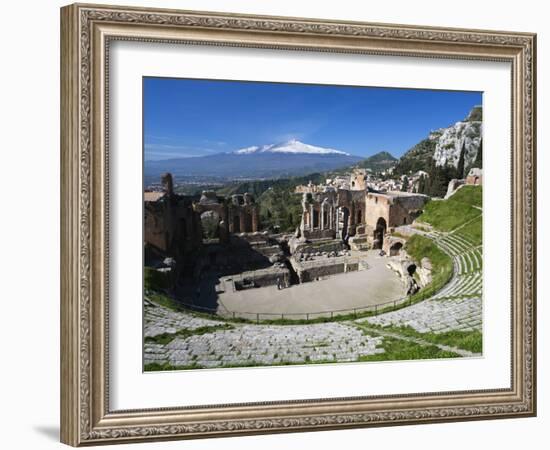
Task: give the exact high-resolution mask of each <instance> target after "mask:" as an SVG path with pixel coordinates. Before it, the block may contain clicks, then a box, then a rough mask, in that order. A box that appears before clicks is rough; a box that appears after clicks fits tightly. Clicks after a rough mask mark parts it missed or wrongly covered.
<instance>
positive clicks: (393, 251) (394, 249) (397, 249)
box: [390, 242, 403, 256]
mask: <svg viewBox="0 0 550 450" xmlns="http://www.w3.org/2000/svg"><path fill="white" fill-rule="evenodd" d="M402 248H403V243H401V242H396V243H395V244H393V245H392V246H391V247H390V256H397V255H399V253H401V249H402Z"/></svg>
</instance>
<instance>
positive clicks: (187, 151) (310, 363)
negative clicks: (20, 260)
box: [61, 4, 536, 446]
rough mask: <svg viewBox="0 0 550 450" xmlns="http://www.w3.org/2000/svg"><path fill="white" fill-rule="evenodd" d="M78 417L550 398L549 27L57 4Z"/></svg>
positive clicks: (260, 421)
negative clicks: (549, 312) (544, 143)
mask: <svg viewBox="0 0 550 450" xmlns="http://www.w3.org/2000/svg"><path fill="white" fill-rule="evenodd" d="M61 38H62V39H61V42H62V47H61V57H62V67H61V68H62V70H61V90H62V99H61V103H62V105H61V106H62V116H61V127H62V130H61V137H62V147H61V163H62V193H61V196H62V202H61V204H62V212H61V219H62V249H61V254H62V272H61V273H62V279H61V287H62V289H61V291H62V298H61V310H62V330H61V350H62V352H61V354H62V361H61V363H62V379H61V388H62V389H61V390H62V398H61V402H62V408H61V409H62V416H61V431H62V433H61V434H62V441H63V442H65V443H67V444H70V445H74V446H78V445H86V444H107V443H121V442H137V441H144V440H160V439H181V438H199V437H215V436H230V435H242V434H258V433H275V432H296V431H312V430H326V429H336V428H344V427H366V426H381V425H399V424H413V423H426V422H440V421H457V420H473V419H493V418H503V417H522V416H532V415H534V414H535V413H536V380H535V375H536V372H535V363H536V352H535V329H536V327H535V325H536V321H535V320H536V317H535V298H536V296H535V275H536V271H535V260H536V258H535V227H536V214H535V192H536V191H535V178H536V177H535V144H536V139H535V137H536V133H535V126H536V122H535V86H536V74H535V67H536V64H535V51H536V40H535V38H536V37H535V35H533V34H530V33H515V32H514V33H511V32H502V31H484V30H464V29H444V28H430V27H420V26H405V25H384V24H371V23H359V22H347V23H341V22H332V21H326V20H315V19H301V18H283V17H259V16H247V15H239V14H227V13H210V12H194V11H173V10H158V9H140V8H129V7H111V6H98V5H82V4H76V5H71V6H67V7H64V8H62V10H61Z"/></svg>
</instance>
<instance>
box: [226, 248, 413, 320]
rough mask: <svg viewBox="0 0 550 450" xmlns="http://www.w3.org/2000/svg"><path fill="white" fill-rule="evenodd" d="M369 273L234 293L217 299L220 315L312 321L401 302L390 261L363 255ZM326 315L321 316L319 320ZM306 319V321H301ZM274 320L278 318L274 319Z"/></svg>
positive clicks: (401, 293) (374, 253)
mask: <svg viewBox="0 0 550 450" xmlns="http://www.w3.org/2000/svg"><path fill="white" fill-rule="evenodd" d="M361 257H362V259H363V260H365V261H366V262H367V263H368V265H369V269H367V270H361V271H358V272H348V273H342V274H338V275H334V276H331V277H329V278H327V279H324V280H319V281H312V282H308V283H303V284H297V285H293V286H291V287H289V288H286V289H281V290H279V289H277V287H276V286H268V287H263V288H257V289H248V290H242V291H235V292H224V293H222V294H220V295H219V297H218V314H220V315H227V314H228V312H229V314H232V313H233V312H234V313H235V316H237V317H244V318H254V317H255V314H257V313H259V314H263V315H264V316H262V317H261V318H262V319H268V318H269V317H266V316H265V315H269V314H273V315H280V314H284V315H288V316H287V318H289V319H290V318H292V319H302V318H305V314H310V318H313V317H315V313H319V312H324V311H327V312H329V311H338V310H350V311H348V312H352V310H353V309H354V308H357V309H358V310H360V309H361V308H365V307H369V306H374V305H378V304H382V303H387V302H392V301H394V300H398V299H400V298H402V297H404V295H405V288H404V285H403V283H402V282H401V280H400V279H399V276H398V275H397V274H396V273H395V272H393V271H392V270H391V269H389V268H388V267H387V266H386V264H387V262H388V258H387V257H380V256H378V254H377V251H369V252H368V253H363V252H362V253H361ZM322 315H324V316H326V314H319V316H322ZM301 316H303V317H301ZM273 318H274V319H275V318H277V317H273Z"/></svg>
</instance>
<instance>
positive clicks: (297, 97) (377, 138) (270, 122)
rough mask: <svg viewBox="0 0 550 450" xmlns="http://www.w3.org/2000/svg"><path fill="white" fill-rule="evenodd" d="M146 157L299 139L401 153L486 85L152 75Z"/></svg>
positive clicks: (364, 151)
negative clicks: (460, 88) (470, 88)
mask: <svg viewBox="0 0 550 450" xmlns="http://www.w3.org/2000/svg"><path fill="white" fill-rule="evenodd" d="M143 95H144V111H143V122H144V151H145V160H159V159H169V158H180V157H193V156H204V155H211V154H215V153H220V152H230V151H234V150H238V149H240V148H244V147H249V146H252V145H263V144H275V143H280V142H284V141H288V140H290V139H298V140H300V141H302V142H305V143H307V144H312V145H317V146H321V147H330V148H335V149H338V150H343V151H346V152H348V153H351V154H354V155H359V156H364V157H368V156H370V155H372V154H374V153H377V152H379V151H382V150H386V151H389V152H390V153H392V154H393V155H394V156H396V157H399V156H401V155H402V154H403V153H404V152H405V151H407V150H408V149H409V148H411V147H412V146H413V145H415V144H416V143H417V142H419V141H420V140H421V139H424V138H425V137H426V136H427V135H428V133H429V132H430V130H434V129H437V128H441V127H447V126H449V125H452V124H453V123H455V122H457V121H459V120H462V119H464V118H465V117H466V115H467V114H468V112H469V111H470V110H471V108H472V107H473V106H475V105H481V102H482V93H480V92H457V91H434V90H420V89H393V88H369V87H346V86H321V85H304V84H288V83H259V82H238V81H216V80H189V79H173V78H149V77H146V78H144V80H143Z"/></svg>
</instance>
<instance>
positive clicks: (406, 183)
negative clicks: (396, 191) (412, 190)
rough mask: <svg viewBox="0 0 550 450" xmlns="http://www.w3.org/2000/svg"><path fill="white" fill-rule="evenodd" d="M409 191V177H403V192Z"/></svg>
mask: <svg viewBox="0 0 550 450" xmlns="http://www.w3.org/2000/svg"><path fill="white" fill-rule="evenodd" d="M407 189H409V178H408V177H407V176H405V177H403V184H402V185H401V191H403V192H407Z"/></svg>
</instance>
